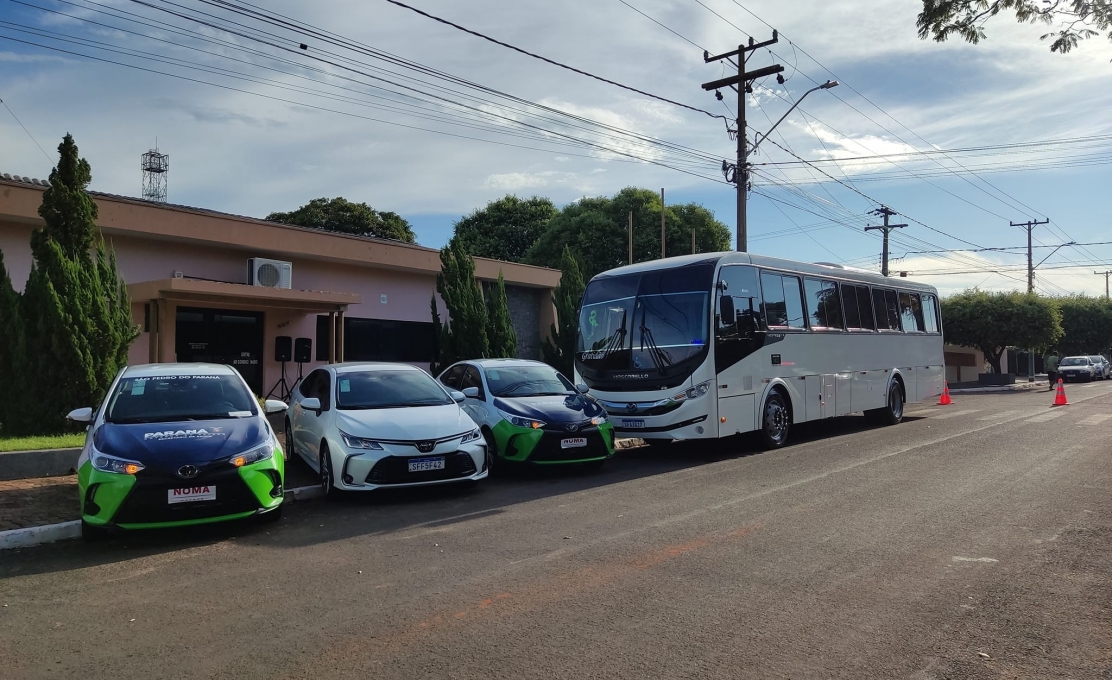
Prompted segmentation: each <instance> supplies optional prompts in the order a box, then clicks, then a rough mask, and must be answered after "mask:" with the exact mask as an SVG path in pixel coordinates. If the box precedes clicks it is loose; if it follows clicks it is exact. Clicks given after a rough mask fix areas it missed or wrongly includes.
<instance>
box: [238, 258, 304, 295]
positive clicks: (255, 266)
mask: <svg viewBox="0 0 1112 680" xmlns="http://www.w3.org/2000/svg"><path fill="white" fill-rule="evenodd" d="M292 278H293V263H291V262H283V261H281V260H268V259H266V258H265V257H252V258H251V259H249V260H247V285H249V286H263V287H265V288H290V287H291V285H292V282H291V280H292Z"/></svg>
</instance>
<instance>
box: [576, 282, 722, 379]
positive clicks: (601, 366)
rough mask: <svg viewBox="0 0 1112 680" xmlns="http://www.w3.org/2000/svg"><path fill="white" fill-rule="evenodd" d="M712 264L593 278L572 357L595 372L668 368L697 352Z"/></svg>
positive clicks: (703, 337) (705, 324)
mask: <svg viewBox="0 0 1112 680" xmlns="http://www.w3.org/2000/svg"><path fill="white" fill-rule="evenodd" d="M713 274H714V265H713V264H698V265H691V266H687V267H677V268H675V269H667V270H659V271H648V272H643V273H639V274H625V275H622V276H611V277H602V278H596V279H595V280H593V281H591V283H590V285H588V286H587V289H586V291H584V294H583V305H582V309H581V310H580V315H579V338H578V341H577V345H576V359H577V360H579V361H580V362H581V363H582V364H583V365H584V366H587V367H590V368H591V369H593V370H595V371H629V370H636V371H647V372H657V373H659V374H661V375H662V374H665V373H667V372H668V369H669V368H671V367H673V366H676V365H677V364H680V363H682V362H684V361H686V360H688V359H691V358H693V357H695V356H698V355H700V354H702V352H703V351H704V350H705V349H706V345H707V334H708V329H709V327H710V299H711V298H710V288H711V280H712V278H713Z"/></svg>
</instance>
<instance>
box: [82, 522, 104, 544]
mask: <svg viewBox="0 0 1112 680" xmlns="http://www.w3.org/2000/svg"><path fill="white" fill-rule="evenodd" d="M106 538H108V530H107V529H105V528H104V527H98V526H95V525H92V524H89V523H88V522H86V521H85V520H81V539H82V540H84V541H88V542H90V543H93V542H96V541H103V540H104V539H106Z"/></svg>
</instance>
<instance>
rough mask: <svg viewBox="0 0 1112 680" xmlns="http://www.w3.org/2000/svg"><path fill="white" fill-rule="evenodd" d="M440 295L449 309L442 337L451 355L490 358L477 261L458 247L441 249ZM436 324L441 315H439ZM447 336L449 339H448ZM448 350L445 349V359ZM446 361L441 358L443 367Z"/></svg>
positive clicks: (484, 305)
mask: <svg viewBox="0 0 1112 680" xmlns="http://www.w3.org/2000/svg"><path fill="white" fill-rule="evenodd" d="M436 292H437V293H440V299H441V300H443V301H444V306H445V307H446V308H447V310H448V320H447V322H446V323H445V324H444V326H443V327H444V328H446V329H447V331H446V332H444V333H442V335H441V342H442V345H443V344H446V345H447V348H448V350H449V352H450V355H449V356H452V357H454V358H455V360H460V359H482V358H484V357H487V356H490V342H489V340H488V336H487V306H486V302H485V300H484V299H483V289H482V286H481V285H480V284H479V282H478V280H476V279H475V261H474V260H473V259H471V256H470V255H468V254H467V253H465V252H463V249H462V248H460V247H459V245H458V244H456V245H452V244H449V245H448V246H445V247H444V248H441V249H440V273H439V274H437V275H436ZM433 314H434V321H436V320H438V318H436V317H438V316H439V315H438V314H436V312H435V307H434V312H433ZM445 335H446V336H447V337H446V338H445ZM443 355H444V347H443V346H442V347H441V356H442V357H443ZM443 362H444V359H443V358H442V359H441V363H442V364H443Z"/></svg>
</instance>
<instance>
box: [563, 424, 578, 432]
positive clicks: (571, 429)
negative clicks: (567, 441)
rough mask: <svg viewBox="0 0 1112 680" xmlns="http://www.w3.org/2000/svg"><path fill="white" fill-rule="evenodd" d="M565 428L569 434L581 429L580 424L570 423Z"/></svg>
mask: <svg viewBox="0 0 1112 680" xmlns="http://www.w3.org/2000/svg"><path fill="white" fill-rule="evenodd" d="M564 427H566V428H567V430H568V432H575V431H576V430H578V429H579V423H568V424H567V425H565V426H564Z"/></svg>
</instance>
